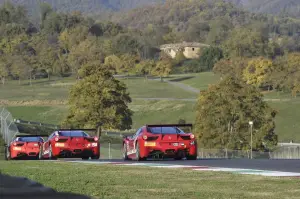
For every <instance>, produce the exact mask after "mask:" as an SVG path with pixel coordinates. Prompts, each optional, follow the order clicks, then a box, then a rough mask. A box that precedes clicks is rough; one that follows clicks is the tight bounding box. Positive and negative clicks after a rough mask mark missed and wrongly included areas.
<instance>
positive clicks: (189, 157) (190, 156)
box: [186, 155, 197, 160]
mask: <svg viewBox="0 0 300 199" xmlns="http://www.w3.org/2000/svg"><path fill="white" fill-rule="evenodd" d="M186 159H187V160H197V156H196V155H189V156H187V157H186Z"/></svg>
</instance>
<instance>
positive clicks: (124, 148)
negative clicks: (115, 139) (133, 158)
mask: <svg viewBox="0 0 300 199" xmlns="http://www.w3.org/2000/svg"><path fill="white" fill-rule="evenodd" d="M123 160H129V158H128V156H127V145H126V144H125V143H124V144H123Z"/></svg>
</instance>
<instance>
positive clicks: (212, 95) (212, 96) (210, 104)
mask: <svg viewBox="0 0 300 199" xmlns="http://www.w3.org/2000/svg"><path fill="white" fill-rule="evenodd" d="M196 110H197V113H196V120H195V132H196V134H197V137H198V138H199V141H200V145H202V146H203V147H205V148H228V149H235V150H241V149H243V150H245V149H250V136H251V135H250V132H249V124H248V123H249V121H253V122H254V125H253V129H254V130H253V149H254V150H262V151H263V150H266V149H271V148H272V147H274V146H276V144H277V135H276V134H275V122H274V119H275V116H276V112H275V111H274V110H272V109H271V108H270V107H269V106H268V104H267V103H266V102H265V101H264V100H263V96H262V94H261V93H260V92H259V90H257V89H256V88H255V87H253V86H251V85H247V84H246V83H244V82H242V81H240V80H238V79H235V78H232V77H227V78H225V79H224V80H222V81H221V82H220V83H218V84H217V85H212V86H210V87H209V89H207V90H205V91H202V92H201V95H200V96H199V98H198V102H197V107H196Z"/></svg>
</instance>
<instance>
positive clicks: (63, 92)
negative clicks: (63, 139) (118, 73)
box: [0, 78, 197, 105]
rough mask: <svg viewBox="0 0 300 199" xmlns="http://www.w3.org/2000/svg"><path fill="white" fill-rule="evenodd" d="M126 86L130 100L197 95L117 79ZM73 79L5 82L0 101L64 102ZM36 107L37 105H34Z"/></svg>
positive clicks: (151, 82)
mask: <svg viewBox="0 0 300 199" xmlns="http://www.w3.org/2000/svg"><path fill="white" fill-rule="evenodd" d="M119 80H120V81H122V82H124V83H125V84H126V85H127V86H128V91H129V93H130V96H131V97H132V98H195V97H197V94H195V93H192V92H188V91H184V90H183V89H181V88H177V87H175V86H172V85H170V84H168V83H162V82H159V81H154V80H148V81H145V80H144V79H143V78H141V79H140V78H139V79H136V78H132V79H130V78H129V79H119ZM74 83H75V80H74V79H71V78H66V79H61V78H53V80H51V81H48V80H45V79H40V80H33V84H32V86H30V85H28V81H24V82H23V83H22V84H21V85H19V84H18V81H7V83H6V84H5V85H4V86H2V87H1V88H0V100H18V101H21V100H24V101H28V100H66V99H67V97H68V90H69V88H70V87H71V85H72V84H74ZM36 105H38V104H36Z"/></svg>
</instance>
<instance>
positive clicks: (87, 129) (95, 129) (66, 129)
mask: <svg viewBox="0 0 300 199" xmlns="http://www.w3.org/2000/svg"><path fill="white" fill-rule="evenodd" d="M56 131H97V129H57V130H56Z"/></svg>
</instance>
